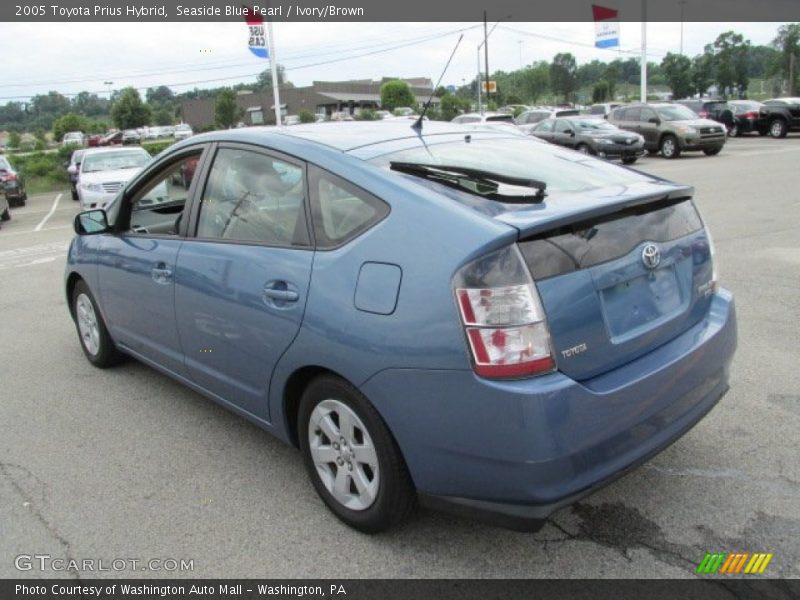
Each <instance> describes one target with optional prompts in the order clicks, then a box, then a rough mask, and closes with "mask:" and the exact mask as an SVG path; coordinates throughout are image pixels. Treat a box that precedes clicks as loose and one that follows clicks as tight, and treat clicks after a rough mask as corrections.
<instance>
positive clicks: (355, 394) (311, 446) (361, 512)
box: [297, 375, 417, 533]
mask: <svg viewBox="0 0 800 600" xmlns="http://www.w3.org/2000/svg"><path fill="white" fill-rule="evenodd" d="M297 423H298V431H297V434H298V440H299V442H300V449H301V451H302V453H303V462H304V463H305V466H306V470H307V471H308V475H309V477H310V478H311V482H312V484H313V485H314V488H315V489H316V491H317V493H318V494H319V496H320V498H322V500H323V502H325V504H326V505H327V507H328V508H329V509H330V511H331V512H332V513H333V514H334V515H336V517H337V518H339V519H340V520H341V521H343V522H344V523H346V524H347V525H349V526H350V527H353V528H354V529H357V530H358V531H361V532H363V533H378V532H381V531H385V530H387V529H390V528H391V527H394V526H395V525H397V524H399V523H400V522H401V521H403V520H404V519H405V518H406V517H407V516H408V515H409V514H410V513H411V511H412V510H413V509H414V507H415V506H416V501H417V496H416V491H415V489H414V484H413V482H412V480H411V476H410V475H409V473H408V468H407V467H406V464H405V460H404V459H403V455H402V453H401V452H400V448H399V447H398V446H397V443H396V442H395V440H394V438H393V437H392V434H391V433H390V432H389V429H388V428H387V427H386V424H385V423H384V422H383V419H381V416H380V415H379V414H378V411H376V410H375V408H374V407H373V406H372V404H371V403H370V402H369V400H368V399H367V398H366V397H365V396H364V395H363V394H361V393H360V392H359V391H358V390H357V389H356V388H355V387H353V386H352V385H350V384H349V383H348V382H346V381H344V380H342V379H340V378H338V377H335V376H332V375H325V376H321V377H318V378H317V379H314V380H313V381H312V382H311V383H310V384H309V385H308V387H307V388H306V390H305V392H304V393H303V396H302V399H301V400H300V407H299V414H298V419H297ZM342 423H350V424H351V425H352V426H349V427H348V426H344V427H341V426H340V425H341V424H342ZM337 438H338V439H337Z"/></svg>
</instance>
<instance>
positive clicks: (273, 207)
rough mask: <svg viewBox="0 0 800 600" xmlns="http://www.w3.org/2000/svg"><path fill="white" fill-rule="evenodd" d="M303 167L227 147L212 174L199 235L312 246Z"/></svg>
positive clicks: (206, 193)
mask: <svg viewBox="0 0 800 600" xmlns="http://www.w3.org/2000/svg"><path fill="white" fill-rule="evenodd" d="M304 199H305V188H304V185H303V169H302V168H301V167H299V166H297V165H294V164H291V163H288V162H286V161H283V160H280V159H278V158H273V157H271V156H267V155H265V154H260V153H258V152H252V151H250V150H240V149H235V148H222V149H221V150H219V151H218V152H217V153H216V156H215V157H214V163H213V164H212V166H211V170H210V172H209V175H208V181H207V182H206V186H205V190H203V198H202V201H201V203H200V217H199V219H198V223H197V237H198V238H204V239H216V240H232V241H239V242H259V243H262V244H269V245H273V246H307V245H308V230H307V228H306V218H305V202H304Z"/></svg>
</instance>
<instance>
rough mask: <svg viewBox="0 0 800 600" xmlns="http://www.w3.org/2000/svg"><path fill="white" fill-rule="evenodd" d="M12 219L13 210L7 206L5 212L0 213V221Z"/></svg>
mask: <svg viewBox="0 0 800 600" xmlns="http://www.w3.org/2000/svg"><path fill="white" fill-rule="evenodd" d="M10 220H11V211H10V210H9V209H8V206H6V209H5V210H4V211H3V214H1V215H0V221H10Z"/></svg>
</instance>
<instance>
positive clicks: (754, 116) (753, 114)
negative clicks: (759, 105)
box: [742, 111, 758, 119]
mask: <svg viewBox="0 0 800 600" xmlns="http://www.w3.org/2000/svg"><path fill="white" fill-rule="evenodd" d="M742 116H743V117H744V118H745V119H757V118H758V113H757V112H754V111H750V112H746V113H744V114H743V115H742Z"/></svg>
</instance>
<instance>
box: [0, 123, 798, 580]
mask: <svg viewBox="0 0 800 600" xmlns="http://www.w3.org/2000/svg"><path fill="white" fill-rule="evenodd" d="M635 167H636V168H638V169H641V170H643V171H647V172H652V173H654V174H657V175H660V176H663V177H666V178H669V179H674V180H676V181H680V182H683V183H688V184H692V185H694V186H695V188H696V201H697V204H698V206H699V207H700V209H701V211H702V213H703V215H704V217H705V219H706V220H707V222H708V223H709V224H710V226H711V230H712V233H713V234H714V240H715V244H716V251H717V261H718V267H719V271H720V278H721V281H722V284H723V285H724V286H725V287H727V288H729V289H731V290H732V291H733V292H734V294H735V295H736V301H737V309H738V318H739V349H738V352H737V355H736V359H735V362H734V366H733V373H732V380H731V390H730V392H729V393H728V395H727V396H726V397H725V398H724V399H723V400H722V402H721V403H720V404H719V405H718V406H717V407H716V408H715V409H714V410H713V411H712V412H711V413H710V414H709V415H708V416H707V417H706V418H705V419H704V420H703V421H701V422H700V423H699V424H698V425H697V427H695V428H694V429H693V430H692V431H690V432H689V433H688V434H687V435H686V436H684V437H683V438H682V439H681V440H679V441H678V442H677V443H675V444H674V445H673V446H671V447H670V448H669V449H667V450H666V451H665V452H663V453H662V454H660V455H658V456H657V457H655V458H654V459H653V460H652V461H650V462H649V463H647V464H645V465H644V466H643V467H641V468H639V469H638V470H636V471H634V472H632V473H630V474H629V475H627V476H625V477H623V478H622V479H620V480H618V481H617V482H615V483H613V484H612V485H610V486H609V487H607V488H605V489H603V490H602V491H600V492H599V493H597V494H595V495H594V496H591V497H589V498H587V499H585V500H584V501H582V502H580V503H579V504H577V505H575V506H573V507H569V508H565V509H563V510H561V511H559V512H558V513H556V514H555V515H553V516H552V518H551V519H550V520H549V521H548V523H547V525H546V526H545V527H544V528H543V529H542V530H541V531H540V532H538V533H536V534H522V533H515V532H510V531H506V530H502V529H496V528H492V527H489V526H485V525H481V524H478V523H475V522H471V521H467V520H460V519H457V518H454V517H450V516H446V515H442V514H438V513H434V512H429V511H418V513H417V514H416V516H415V517H414V518H413V519H412V520H411V521H410V522H409V523H408V524H407V525H406V526H404V527H403V528H401V529H399V530H396V531H393V532H390V533H388V534H383V535H379V536H365V535H362V534H359V533H357V532H355V531H353V530H351V529H349V528H347V527H346V526H344V525H342V524H340V523H339V522H338V521H337V520H336V519H335V518H334V517H333V516H332V515H330V514H329V513H328V511H327V510H326V509H325V507H324V505H323V504H322V502H321V500H319V499H318V497H317V495H316V494H315V493H314V490H313V489H312V486H311V484H310V483H309V481H308V479H307V477H306V474H305V472H304V470H303V466H302V464H301V460H300V456H299V454H298V453H297V452H296V451H295V450H294V449H292V448H289V447H286V446H284V445H283V444H281V443H280V442H278V441H277V440H275V439H274V438H272V437H271V436H270V435H269V434H267V433H265V432H263V431H261V430H260V429H258V428H256V427H255V426H254V425H251V424H250V423H248V422H246V421H245V420H243V419H241V418H239V417H237V416H235V415H233V414H232V413H229V412H227V411H225V410H224V409H222V408H220V407H218V406H217V405H216V404H214V403H212V402H211V401H209V400H206V399H205V398H203V397H201V396H199V395H197V394H195V393H194V392H192V391H190V390H188V389H186V388H184V387H183V386H181V385H179V384H177V383H174V382H173V381H172V380H170V379H168V378H166V377H164V376H162V375H160V374H158V373H157V372H155V371H153V370H151V369H149V368H147V367H145V366H143V365H141V364H139V363H136V362H134V361H129V362H127V363H125V364H123V365H122V366H120V367H117V368H115V369H111V370H106V371H101V370H98V369H95V368H93V367H92V366H90V365H89V363H88V362H87V361H86V360H85V358H84V357H83V354H82V353H81V350H80V347H79V345H78V340H77V337H76V334H75V330H74V327H73V324H72V322H71V320H70V319H69V317H68V312H67V307H66V302H65V298H64V293H63V289H62V287H63V286H62V272H63V267H64V256H65V250H66V248H67V245H68V241H69V239H70V238H71V236H72V229H71V220H72V217H73V215H74V214H75V213H76V212H77V203H75V202H72V201H71V200H70V196H69V193H68V192H64V193H63V194H62V195H60V197H59V195H58V194H55V193H54V194H46V195H41V196H36V197H33V196H31V198H30V200H29V202H28V206H27V207H25V208H17V209H13V211H12V216H13V219H12V220H11V221H10V222H8V223H4V224H3V227H2V230H0V332H2V334H0V350H1V351H2V357H3V361H2V366H1V367H0V386H2V387H1V389H2V397H3V400H2V402H0V424H2V425H1V426H0V577H20V576H22V577H27V576H36V577H52V576H65V575H74V574H70V573H62V572H54V571H45V572H42V571H39V570H31V571H25V572H20V571H18V570H17V569H16V568H15V565H14V562H15V561H14V558H15V557H16V556H18V555H20V554H28V555H32V554H49V555H51V556H52V557H53V558H67V559H69V558H74V559H78V560H81V559H94V560H98V559H103V560H105V561H108V562H110V561H112V560H113V559H117V558H122V559H129V558H135V559H140V560H147V559H150V558H156V559H165V558H173V559H178V560H180V559H190V560H193V566H194V568H193V571H191V572H183V573H181V572H175V571H170V572H167V571H159V572H157V573H154V572H152V571H141V570H136V571H131V570H126V571H122V572H114V571H110V572H100V573H83V574H81V576H82V577H91V576H127V577H135V576H145V577H154V576H167V577H172V576H181V575H183V576H194V577H204V578H211V577H223V576H224V577H275V578H283V577H324V578H349V577H355V578H358V577H459V578H460V577H501V578H502V577H587V578H595V577H692V576H694V572H695V569H696V567H697V565H698V563H699V562H700V560H701V559H702V558H703V556H704V554H705V553H706V552H719V551H722V552H771V553H774V557H773V559H772V562H771V563H770V565H769V567H768V569H767V571H766V573H765V576H772V577H800V513H798V506H800V461H798V434H797V431H798V428H800V371H799V370H798V365H800V349H799V348H798V339H799V338H800V335H799V334H800V308H799V305H800V304H799V303H800V301H799V300H798V298H800V236H799V235H798V230H800V185H798V184H799V183H800V175H798V169H799V168H800V136H798V135H796V134H795V135H791V136H790V137H789V138H787V139H784V140H773V139H767V138H758V137H749V138H744V139H733V140H730V141H729V142H728V144H727V145H726V147H725V149H724V150H723V151H722V153H721V154H720V155H719V156H716V157H706V156H704V155H703V154H695V153H692V154H685V155H684V156H683V157H681V158H680V159H677V160H672V161H667V160H664V159H661V158H659V157H645V158H643V159H642V160H640V161H639V162H638V163H637V164H636V165H635Z"/></svg>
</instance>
